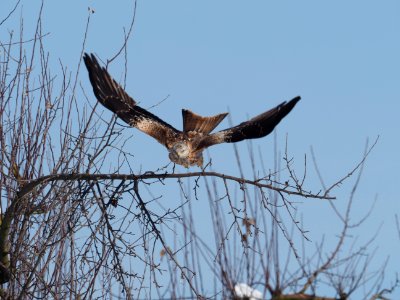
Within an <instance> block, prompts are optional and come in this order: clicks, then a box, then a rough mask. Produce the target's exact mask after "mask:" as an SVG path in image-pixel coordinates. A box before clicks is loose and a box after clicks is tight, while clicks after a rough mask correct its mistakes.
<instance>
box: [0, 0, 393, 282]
mask: <svg viewBox="0 0 400 300" xmlns="http://www.w3.org/2000/svg"><path fill="white" fill-rule="evenodd" d="M13 2H14V1H2V4H1V6H0V7H1V8H2V9H1V10H0V11H2V12H5V11H8V8H9V7H11V6H12V4H13ZM22 4H23V5H22V6H21V7H19V8H18V10H17V11H18V14H19V15H22V16H24V18H25V23H26V25H25V27H26V31H29V30H31V27H30V24H33V23H31V22H32V21H33V20H34V19H33V18H34V17H35V16H36V14H35V12H36V11H38V9H39V6H38V4H37V3H35V1H22ZM88 7H91V8H93V9H94V10H95V13H94V14H92V15H91V17H90V18H91V21H90V25H89V34H88V38H87V43H86V45H85V51H87V52H94V53H96V54H97V55H98V56H99V57H100V58H102V59H104V60H106V59H107V58H110V57H112V56H113V55H115V53H116V52H117V51H118V50H119V48H120V46H121V44H122V40H123V36H124V32H123V28H124V27H125V28H128V27H129V24H130V20H131V18H132V12H133V4H132V1H122V0H121V1H118V3H117V2H110V1H94V0H92V1H87V0H85V1H45V5H44V14H43V16H44V17H43V23H44V24H43V25H44V28H45V31H48V32H49V33H50V34H49V35H48V36H47V37H46V38H45V43H46V46H47V50H48V51H49V52H50V53H51V61H52V63H53V64H54V66H55V68H54V69H56V67H57V63H58V59H61V60H62V61H63V63H64V64H65V65H68V66H70V69H72V70H76V66H77V63H78V61H79V59H80V51H81V49H82V38H83V34H84V29H85V24H86V20H87V16H88ZM3 8H4V9H3ZM3 14H4V13H0V18H1V19H2V18H3V17H4V16H3ZM399 15H400V2H399V1H394V0H393V1H379V2H378V1H370V0H367V1H358V0H357V1H329V2H328V1H279V2H278V1H251V2H250V1H248V3H246V4H245V3H244V2H243V1H226V0H225V1H208V0H207V1H152V0H146V1H144V0H142V1H140V0H139V1H138V4H137V11H136V19H135V24H134V29H133V33H132V36H131V38H130V40H129V42H128V47H127V50H128V52H127V55H128V56H127V57H128V76H127V87H126V90H127V91H128V92H129V93H130V94H131V95H132V96H133V97H134V98H135V99H136V100H138V101H140V103H141V106H143V107H145V108H146V107H150V106H152V105H154V104H156V103H158V102H160V101H161V100H163V99H164V98H166V97H168V98H167V100H166V101H164V102H162V103H161V104H160V105H158V106H157V107H155V108H153V109H152V112H153V113H155V114H156V115H158V116H159V117H161V118H163V119H164V120H166V121H167V122H170V123H171V124H172V125H174V126H175V127H177V128H181V113H180V109H181V108H188V109H191V110H193V111H194V112H196V113H199V114H202V115H214V114H217V113H220V112H224V111H227V110H228V111H230V113H231V117H232V121H233V123H239V122H241V121H243V120H245V119H246V118H248V117H251V116H254V115H256V114H258V113H260V112H261V111H265V110H267V109H269V108H271V107H273V106H275V105H277V104H279V103H280V102H282V101H284V100H289V99H291V98H293V97H294V96H297V95H301V97H302V100H301V102H300V103H299V104H298V105H297V107H296V108H295V109H294V110H293V112H292V113H291V114H290V115H289V116H288V117H287V118H286V119H285V120H284V121H283V122H282V123H281V124H280V125H279V126H278V129H277V137H278V144H279V147H280V148H281V149H282V151H283V149H284V145H285V138H286V134H288V138H289V150H290V152H291V154H292V155H293V156H294V158H295V161H296V165H297V166H298V167H299V168H301V167H302V159H303V157H304V154H305V153H306V154H307V156H308V157H311V156H310V146H312V147H313V148H314V151H315V153H316V156H317V159H318V162H319V167H320V169H321V171H322V173H323V175H324V179H325V181H326V182H328V183H333V182H335V181H336V180H337V179H338V178H340V177H342V176H344V175H346V174H347V172H348V171H349V170H351V169H352V168H353V166H354V165H355V164H356V163H357V162H358V161H359V160H360V158H361V157H362V154H363V151H364V145H365V141H366V139H367V138H369V140H370V142H373V140H375V138H376V137H377V136H378V135H379V136H380V139H379V142H378V144H377V146H376V148H375V150H374V151H373V152H372V154H371V155H370V157H369V159H368V161H367V163H366V166H365V172H364V174H363V177H362V181H361V185H360V188H359V192H358V194H357V197H356V204H355V210H354V218H355V219H356V218H358V217H361V216H362V215H363V213H365V212H366V211H367V210H368V208H369V207H370V205H371V204H372V203H373V200H374V198H375V196H377V199H378V200H377V203H376V205H375V207H374V210H373V212H372V215H371V217H370V218H369V219H368V221H367V222H366V223H365V224H364V225H363V227H362V228H360V229H359V230H358V232H357V233H356V234H357V235H358V236H359V237H360V239H361V240H364V241H366V240H368V238H370V237H371V232H375V230H376V229H377V228H378V227H379V226H380V225H382V224H383V225H382V227H381V230H380V234H379V236H378V238H377V240H376V243H375V246H378V247H379V248H378V252H377V254H376V255H375V256H376V257H375V259H376V260H377V262H376V263H377V267H379V265H380V264H381V263H382V262H383V261H384V259H385V258H386V257H387V256H388V255H389V256H390V257H391V258H390V264H389V266H388V277H390V274H391V273H389V272H392V273H393V272H395V270H398V266H400V259H399V257H398V252H399V249H400V239H399V236H398V235H397V233H396V230H395V217H394V215H395V214H396V213H397V214H399V213H400V204H399V201H400V199H399V195H398V191H397V190H398V187H399V186H400V177H399V169H400V159H399V153H400V140H399V134H398V131H399V127H400V119H399V117H398V114H399V111H400V85H399V83H400V72H399V70H400V58H399V53H400V39H399V37H398V35H399V30H400V19H399ZM31 18H32V19H31ZM18 21H19V19H18V18H14V19H13V20H10V21H9V22H8V23H6V24H5V25H4V26H6V27H8V28H18V27H16V24H17V22H18ZM110 71H111V73H112V74H113V76H114V77H115V78H116V79H117V80H121V78H122V74H123V61H122V60H117V61H115V63H113V64H112V65H111V67H110ZM53 72H54V71H53ZM80 78H81V82H82V85H83V86H84V87H85V88H86V91H87V93H88V95H90V99H91V100H92V101H93V102H94V101H95V98H94V96H93V95H92V94H91V87H90V86H89V82H88V79H87V74H86V70H84V69H82V70H81V73H80ZM105 114H106V113H105ZM105 116H111V114H108V115H107V114H106V115H105ZM228 125H229V123H228V121H225V123H224V124H223V125H221V127H219V128H223V127H225V126H228ZM126 130H129V129H126ZM130 134H133V135H134V137H133V138H134V140H135V144H133V145H131V147H132V153H133V154H134V159H135V161H134V165H135V166H136V167H137V170H139V169H140V168H142V169H143V170H154V169H157V168H158V167H159V166H161V165H165V164H166V163H167V162H168V157H167V152H166V151H165V149H163V148H162V147H161V146H159V145H158V144H157V143H156V142H155V141H154V140H152V139H149V138H148V137H147V136H145V135H144V134H141V133H140V132H138V131H135V130H132V132H131V133H130ZM254 146H256V147H260V148H261V149H263V151H264V153H265V155H266V157H271V166H272V164H273V159H272V153H273V137H272V135H271V136H269V137H267V138H264V139H260V140H257V141H255V142H254ZM142 149H146V151H142ZM239 149H240V151H241V153H244V157H246V153H247V152H246V151H247V146H246V143H241V144H240V145H239ZM210 155H211V156H212V159H213V168H214V169H215V170H217V171H220V172H222V173H229V174H232V175H238V174H239V172H238V170H237V167H236V165H235V164H234V163H232V161H233V160H234V152H233V149H232V146H231V145H222V146H218V147H214V148H210ZM309 165H310V166H311V161H309ZM310 170H311V169H310ZM248 171H249V173H248V174H249V175H250V176H251V172H250V169H249V168H248ZM310 173H312V172H311V171H310ZM309 185H310V186H311V187H315V188H316V189H318V188H320V187H319V185H318V182H317V181H316V176H315V174H314V175H310V181H309ZM350 188H351V185H350V184H349V185H344V186H343V187H342V188H340V189H338V190H336V191H334V192H333V194H335V195H336V196H338V200H337V202H338V206H342V205H343V207H344V205H345V203H346V201H347V199H348V198H347V195H348V193H349V191H350ZM299 210H300V212H301V213H302V214H303V215H304V220H305V221H304V222H305V224H306V227H307V229H308V230H310V236H311V239H312V240H313V241H314V242H317V241H318V240H319V238H320V237H321V236H322V235H323V234H325V235H326V237H328V238H329V237H330V238H331V239H332V241H334V239H335V237H334V233H338V232H339V230H340V227H337V228H335V224H332V223H330V222H334V220H335V219H334V218H332V221H331V219H330V214H332V211H331V210H330V209H329V206H328V205H327V204H326V203H323V202H321V201H316V200H305V201H304V202H303V203H302V204H299ZM392 278H393V277H392Z"/></svg>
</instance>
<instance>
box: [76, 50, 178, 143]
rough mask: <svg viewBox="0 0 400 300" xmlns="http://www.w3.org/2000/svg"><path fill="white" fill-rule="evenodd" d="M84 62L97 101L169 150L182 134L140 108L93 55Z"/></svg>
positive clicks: (86, 55) (84, 58) (85, 58)
mask: <svg viewBox="0 0 400 300" xmlns="http://www.w3.org/2000/svg"><path fill="white" fill-rule="evenodd" d="M83 60H84V61H85V65H86V68H87V69H88V72H89V79H90V82H91V83H92V86H93V92H94V94H95V96H96V98H97V100H98V101H99V102H100V103H101V104H103V105H104V106H105V107H106V108H108V109H109V110H111V111H112V112H114V113H115V114H117V116H118V117H119V118H120V119H122V120H123V121H125V122H126V123H127V124H129V125H131V126H134V127H136V128H137V129H139V130H141V131H143V132H144V133H146V134H148V135H150V136H152V137H153V138H155V139H156V140H157V141H158V142H160V143H161V144H163V145H165V146H166V147H167V148H169V145H170V144H171V142H173V140H175V138H176V137H177V136H178V135H180V134H181V131H179V130H177V129H175V128H174V127H172V126H171V125H169V124H168V123H166V122H164V121H163V120H161V119H160V118H158V117H157V116H155V115H153V114H152V113H150V112H148V111H147V110H145V109H143V108H141V107H140V106H137V105H136V101H135V100H133V99H132V98H131V97H130V96H129V95H128V94H127V93H126V92H125V91H124V89H123V88H122V87H121V86H120V85H119V84H118V83H117V82H116V81H115V80H114V79H113V78H112V77H111V76H110V74H109V73H108V72H107V70H106V69H105V68H104V67H103V68H102V67H101V66H100V65H99V63H98V61H97V59H96V57H95V56H94V55H93V54H92V55H90V56H89V55H88V54H87V53H85V55H84V57H83Z"/></svg>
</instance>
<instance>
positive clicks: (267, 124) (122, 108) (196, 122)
mask: <svg viewBox="0 0 400 300" xmlns="http://www.w3.org/2000/svg"><path fill="white" fill-rule="evenodd" d="M83 60H84V61H85V65H86V67H87V69H88V72H89V79H90V82H91V83H92V86H93V92H94V94H95V96H96V98H97V100H98V101H99V102H100V103H101V104H102V105H104V106H105V107H106V108H108V109H109V110H111V111H112V112H114V113H115V114H116V115H117V116H118V117H119V118H120V119H122V120H123V121H124V122H126V123H127V124H129V125H130V126H133V127H136V128H137V129H139V130H140V131H143V132H144V133H146V134H148V135H150V136H151V137H153V138H155V139H156V140H157V141H158V142H159V143H161V144H163V145H164V146H165V147H166V148H167V149H168V151H169V158H170V160H171V161H172V162H174V163H176V164H179V165H182V166H184V167H186V168H188V167H189V166H193V165H197V166H199V167H201V166H202V165H203V150H204V149H206V148H207V147H210V146H213V145H216V144H220V143H235V142H239V141H242V140H245V139H255V138H261V137H264V136H266V135H268V134H269V133H271V132H272V131H273V129H274V128H275V126H276V125H278V123H279V122H280V121H281V120H282V119H283V118H284V117H285V116H286V115H287V114H288V113H289V112H290V111H291V110H292V109H293V107H294V106H295V105H296V103H297V102H298V101H299V100H300V97H299V96H297V97H295V98H293V99H292V100H290V101H289V102H286V101H285V102H283V103H281V104H279V105H278V106H276V107H275V108H272V109H271V110H268V111H266V112H264V113H262V114H260V115H258V116H256V117H254V118H252V119H250V120H248V121H245V122H242V123H240V124H239V125H237V126H234V127H231V128H227V129H225V130H221V131H218V132H216V133H211V131H213V130H214V129H215V127H217V125H218V124H219V123H220V122H221V121H222V120H223V119H224V118H225V117H226V115H227V113H222V114H218V115H215V116H212V117H202V116H200V115H197V114H195V113H194V112H192V111H190V110H187V109H182V117H183V131H180V130H178V129H175V128H174V127H172V126H171V125H169V124H168V123H166V122H164V121H163V120H161V119H160V118H158V117H157V116H155V115H153V114H152V113H150V112H149V111H147V110H145V109H143V108H141V107H140V106H138V105H136V101H135V100H133V99H132V98H131V97H130V96H129V95H128V94H127V93H126V92H125V91H124V89H123V88H122V87H121V86H120V85H119V84H118V83H117V82H116V81H115V80H114V79H113V78H112V77H111V76H110V74H109V73H108V72H107V70H106V69H105V68H104V67H101V66H100V64H99V63H98V61H97V59H96V57H95V56H94V55H93V54H91V55H89V54H87V53H85V55H84V57H83Z"/></svg>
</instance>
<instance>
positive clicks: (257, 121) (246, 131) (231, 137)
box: [196, 96, 300, 150]
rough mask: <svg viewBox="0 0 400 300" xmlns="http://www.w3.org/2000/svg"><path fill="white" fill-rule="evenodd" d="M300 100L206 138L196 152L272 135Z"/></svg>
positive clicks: (284, 104) (284, 103) (291, 101)
mask: <svg viewBox="0 0 400 300" xmlns="http://www.w3.org/2000/svg"><path fill="white" fill-rule="evenodd" d="M299 100H300V97H299V96H297V97H295V98H293V99H292V100H290V101H289V102H283V103H281V104H279V105H278V106H277V107H275V108H273V109H271V110H268V111H266V112H264V113H262V114H260V115H258V116H256V117H254V118H252V119H250V120H248V121H246V122H243V123H240V124H239V125H237V126H235V127H231V128H228V129H225V130H221V131H219V132H216V133H213V134H210V135H208V136H206V137H204V138H203V139H202V140H201V141H200V143H199V145H198V146H197V149H196V150H200V149H204V148H207V147H210V146H212V145H216V144H220V143H235V142H240V141H243V140H246V139H256V138H261V137H264V136H266V135H268V134H270V133H271V132H272V131H273V130H274V128H275V126H276V125H278V124H279V122H280V121H281V120H282V119H283V118H284V117H285V116H286V115H287V114H288V113H289V112H290V111H291V110H292V109H293V107H294V106H295V105H296V103H297V102H298V101H299Z"/></svg>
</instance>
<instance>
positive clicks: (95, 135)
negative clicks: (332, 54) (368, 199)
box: [0, 1, 398, 300]
mask: <svg viewBox="0 0 400 300" xmlns="http://www.w3.org/2000/svg"><path fill="white" fill-rule="evenodd" d="M18 5H19V1H17V2H16V5H15V8H16V7H17V6H18ZM15 8H14V9H13V10H11V11H10V14H9V15H7V17H6V18H5V19H4V20H3V21H1V22H0V29H1V26H4V25H3V24H4V23H5V22H6V21H7V19H8V18H12V17H13V16H14V11H15ZM90 14H91V11H90V10H89V14H88V25H89V23H90ZM43 17H44V15H43V14H42V11H40V13H39V16H38V18H37V22H36V30H35V33H34V35H33V36H32V37H30V36H28V37H26V36H25V33H24V23H23V21H21V23H20V30H19V32H18V34H15V33H14V32H10V33H9V36H8V39H7V40H1V41H0V46H1V55H2V57H1V62H0V112H1V113H0V119H1V120H0V121H1V122H0V155H1V156H0V193H1V198H0V199H1V202H0V204H1V212H2V215H1V226H0V283H1V284H2V288H1V289H0V295H1V297H2V298H4V299H23V298H29V299H32V298H55V299H59V298H60V299H61V298H62V299H65V298H70V299H92V298H96V297H97V298H111V297H121V298H128V299H131V298H135V299H136V298H146V299H150V298H155V297H158V298H162V299H166V298H185V297H186V298H235V297H236V298H238V297H242V296H238V294H237V291H236V290H235V286H236V285H237V284H238V283H240V282H246V283H247V284H249V285H251V286H254V287H257V288H258V289H260V290H262V292H263V294H264V295H265V297H269V298H270V299H276V300H277V299H349V297H350V296H351V295H353V293H354V292H355V291H356V290H357V289H360V288H364V289H367V290H368V291H367V292H366V293H365V296H366V297H368V298H369V299H384V297H385V295H386V294H390V293H391V292H392V291H393V290H394V288H396V287H397V286H398V281H397V280H396V281H395V282H394V283H393V286H390V287H383V286H382V278H383V274H384V267H383V268H382V269H381V270H378V272H376V273H372V274H370V273H368V272H366V270H367V269H368V267H369V262H370V260H369V256H366V254H367V250H368V248H369V245H370V242H367V243H366V244H365V245H362V246H360V247H359V248H358V249H356V250H354V249H351V251H350V252H349V254H348V255H346V256H344V257H343V256H342V249H343V247H344V245H345V244H346V242H347V239H346V237H347V235H348V233H349V231H350V230H352V229H353V228H355V227H357V226H361V224H362V222H363V220H361V221H359V222H356V223H354V222H353V223H352V222H350V214H351V207H352V203H353V199H354V196H355V192H356V189H357V187H358V183H359V177H357V178H356V181H355V183H354V188H353V191H352V193H351V194H350V196H349V199H348V207H347V209H346V211H345V212H340V211H339V210H338V209H337V208H336V207H335V205H334V202H332V201H331V200H333V199H335V198H334V196H332V194H333V191H334V189H335V188H338V186H339V185H340V184H342V183H343V182H345V181H347V180H349V178H352V176H353V174H354V173H356V172H359V174H361V171H362V167H363V164H364V162H365V158H366V157H367V155H368V153H369V151H370V150H371V149H372V148H373V146H372V147H369V148H368V147H367V151H366V153H365V155H364V156H363V159H362V160H361V162H360V163H359V164H358V165H357V166H356V167H355V168H354V169H353V170H352V171H351V172H350V173H349V174H348V175H346V176H345V177H344V178H342V179H340V180H338V182H336V183H334V184H332V185H331V187H326V188H324V190H323V191H322V190H321V191H316V192H313V191H310V190H309V189H308V188H307V187H306V184H305V182H306V177H307V176H306V175H307V159H306V158H305V159H304V170H303V171H302V175H301V176H299V175H298V171H295V170H294V169H293V159H292V158H291V157H290V155H289V154H288V150H287V149H286V151H285V155H284V156H283V158H281V157H280V155H279V154H278V151H276V154H275V166H274V168H273V169H272V170H270V169H268V168H267V167H266V166H265V165H264V163H263V155H261V154H260V155H259V158H258V159H256V154H255V153H254V149H253V148H252V144H251V143H249V144H248V145H249V154H250V156H249V161H250V163H251V164H252V167H253V176H252V178H251V179H250V178H247V179H246V178H245V176H244V173H243V172H242V173H241V175H240V176H232V175H226V174H221V173H219V172H218V171H215V170H213V169H212V165H210V164H209V165H207V166H206V168H205V169H203V170H202V171H200V172H190V173H175V172H174V168H173V166H171V165H169V166H165V167H161V168H160V169H159V170H156V171H147V172H140V173H135V172H134V170H133V169H132V168H131V167H130V164H129V162H130V160H131V158H132V156H131V155H130V154H129V153H128V152H125V150H124V148H125V147H124V145H125V144H126V143H127V142H128V141H129V139H130V137H127V136H126V135H125V134H124V127H123V126H121V125H119V123H118V122H117V120H116V118H115V117H113V118H112V119H111V121H110V120H108V119H106V118H103V116H102V111H103V109H102V108H101V107H98V105H97V103H95V102H94V99H93V97H92V96H90V97H89V96H88V95H89V92H88V95H87V94H86V91H90V88H89V87H81V86H80V84H79V78H80V65H81V61H80V58H77V62H78V66H77V68H76V69H77V71H76V72H71V71H69V70H68V69H67V68H66V67H65V66H64V65H63V64H62V62H59V67H58V68H57V69H56V70H54V69H53V67H52V66H53V64H52V63H50V62H51V60H52V57H51V56H50V54H49V53H48V52H46V50H45V45H44V39H43V37H44V36H46V34H47V33H46V32H45V31H44V30H43V28H42V18H43ZM133 22H134V14H133V18H132V23H131V26H130V29H129V30H128V32H127V35H126V39H125V40H124V41H123V43H122V46H121V49H120V51H118V53H117V54H116V56H115V57H114V58H112V59H110V60H108V63H111V62H112V61H113V60H114V59H115V58H116V57H118V56H121V55H122V54H125V55H126V42H127V40H128V38H129V35H130V32H131V30H132V27H133ZM87 34H88V30H87V28H86V30H85V32H84V38H83V44H82V53H83V49H84V47H85V42H86V36H87ZM84 76H86V74H84ZM90 95H91V94H90ZM235 149H236V148H235ZM236 151H237V150H236ZM236 153H237V164H238V166H239V169H240V168H241V166H242V164H243V163H244V161H245V159H244V158H242V156H241V155H239V153H238V152H236ZM107 157H113V161H112V164H111V163H110V161H109V160H108V159H107ZM256 160H257V163H256ZM281 162H284V164H283V165H280V164H281ZM256 165H261V169H260V170H258V169H257V168H256ZM315 165H316V164H315ZM123 169H125V170H127V171H126V172H125V174H123V173H122V172H121V170H123ZM317 171H318V169H317ZM358 176H359V175H358ZM165 198H167V199H168V203H166V202H165V201H162V200H163V199H165ZM308 198H315V199H320V200H321V201H325V202H326V205H331V206H332V210H333V211H334V212H335V213H336V214H337V217H338V220H339V222H340V223H341V226H342V229H341V232H340V235H339V239H338V242H337V244H336V246H335V247H334V248H333V249H332V250H330V251H329V250H326V249H325V246H324V242H321V243H320V244H318V246H317V248H316V249H315V253H313V254H312V255H308V254H307V253H306V251H305V250H303V251H302V254H300V252H301V251H300V250H299V249H300V248H302V246H301V245H302V244H303V243H304V241H307V239H308V237H307V232H306V230H305V229H304V228H303V226H302V223H301V219H300V216H299V213H298V205H297V204H296V202H295V201H299V199H308ZM197 199H201V200H203V201H202V202H201V205H202V206H203V207H204V206H206V205H205V202H206V201H208V209H209V210H210V212H211V215H210V220H206V221H207V223H205V221H204V220H199V218H198V217H197V216H196V213H195V211H196V209H197V207H198V206H199V203H200V202H199V201H197ZM199 226H207V227H209V228H210V235H209V236H207V237H204V236H202V233H201V232H199V230H198V228H199ZM212 238H213V239H214V245H212V244H211V243H210V240H211V239H212ZM373 239H374V237H373V236H371V241H373ZM282 249H285V250H282ZM211 282H212V283H211ZM326 287H329V288H330V291H331V292H332V293H331V294H332V295H331V296H330V297H325V298H324V297H323V296H321V295H322V294H323V291H324V289H325V288H326Z"/></svg>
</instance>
